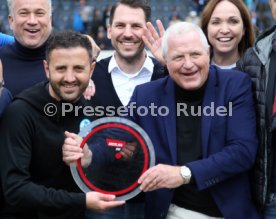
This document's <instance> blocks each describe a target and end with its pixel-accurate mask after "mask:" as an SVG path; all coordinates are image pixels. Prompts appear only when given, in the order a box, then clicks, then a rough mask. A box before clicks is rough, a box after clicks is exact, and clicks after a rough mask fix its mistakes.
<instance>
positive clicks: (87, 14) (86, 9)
mask: <svg viewBox="0 0 276 219" xmlns="http://www.w3.org/2000/svg"><path fill="white" fill-rule="evenodd" d="M79 4H80V5H79V13H80V16H81V19H82V22H83V28H84V32H85V33H89V32H90V30H89V23H90V22H91V21H92V12H93V8H92V7H91V6H90V5H87V4H86V0H80V2H79Z"/></svg>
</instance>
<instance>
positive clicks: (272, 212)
mask: <svg viewBox="0 0 276 219" xmlns="http://www.w3.org/2000/svg"><path fill="white" fill-rule="evenodd" d="M275 218H276V193H272V194H270V197H269V201H268V203H266V205H265V211H264V219H275Z"/></svg>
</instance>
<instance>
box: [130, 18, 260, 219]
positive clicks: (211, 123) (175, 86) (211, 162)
mask: <svg viewBox="0 0 276 219" xmlns="http://www.w3.org/2000/svg"><path fill="white" fill-rule="evenodd" d="M225 45H227V43H225ZM162 53H163V57H164V59H165V61H166V65H167V68H168V71H169V74H170V75H169V76H168V77H166V78H163V79H160V80H157V81H154V82H151V83H146V84H144V85H139V86H138V87H137V88H136V89H135V91H134V94H133V96H132V99H131V101H130V103H129V106H128V107H129V112H130V119H132V120H134V121H135V122H136V123H138V124H139V125H140V126H141V127H142V128H143V129H144V130H145V131H146V132H147V133H148V134H149V136H150V138H151V140H152V142H153V145H154V147H155V153H156V163H157V165H156V166H154V167H152V168H151V169H149V170H148V171H146V172H145V173H144V174H143V175H142V176H141V177H140V179H139V183H141V189H142V190H143V191H145V192H147V193H146V218H148V219H151V218H154V219H158V218H160V219H161V218H167V219H176V218H183V219H186V218H187V219H190V218H198V219H205V218H225V219H247V218H248V219H249V218H250V219H258V218H260V217H259V215H258V213H257V211H256V208H255V206H254V204H253V202H252V199H251V191H250V182H249V169H250V168H251V167H252V165H253V163H254V160H255V155H256V150H257V138H256V127H255V112H254V102H253V98H252V92H251V80H250V78H249V77H248V76H247V75H246V74H244V73H241V72H238V71H234V70H221V69H219V68H217V67H215V66H211V67H210V66H209V45H208V43H207V40H206V37H205V36H204V34H203V32H202V31H201V29H200V28H199V27H198V26H196V25H193V24H190V23H186V22H180V23H177V24H175V25H173V26H171V27H169V28H168V29H167V30H166V32H165V34H164V36H163V39H162ZM149 106H151V110H145V107H149ZM153 106H154V107H153ZM140 107H143V111H142V110H141V108H140ZM149 108H150V107H149ZM149 108H148V109H149ZM153 109H154V110H153ZM146 111H147V112H148V114H147V115H145V114H146ZM139 114H140V115H139Z"/></svg>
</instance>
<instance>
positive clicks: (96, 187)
mask: <svg viewBox="0 0 276 219" xmlns="http://www.w3.org/2000/svg"><path fill="white" fill-rule="evenodd" d="M79 136H81V137H82V138H83V140H82V141H81V139H80V138H79V137H77V136H73V135H72V136H68V137H69V138H70V139H66V141H65V144H64V147H63V150H64V152H63V154H64V157H63V160H64V161H65V162H66V163H70V169H71V172H72V175H73V177H74V179H75V181H76V183H77V184H78V186H79V187H80V188H81V189H82V190H83V191H84V192H89V191H97V192H101V193H105V194H113V195H116V200H127V199H130V198H132V197H134V196H135V195H137V194H138V193H140V192H141V190H140V189H139V184H138V179H139V177H140V176H141V175H142V174H143V173H144V172H145V171H146V170H147V169H148V168H150V167H151V166H153V165H154V164H155V155H154V150H153V146H152V143H151V141H150V139H149V137H148V136H147V134H146V133H145V132H144V131H143V130H142V129H141V128H140V127H139V126H138V125H137V124H135V123H133V122H131V121H129V120H127V119H123V118H118V117H110V118H102V119H98V120H95V121H94V122H92V123H90V124H89V125H88V126H87V127H85V128H84V129H83V130H82V131H81V132H80V133H79ZM80 141H81V142H80ZM76 145H78V147H73V146H76ZM76 160H77V162H76V163H75V162H74V163H73V161H76Z"/></svg>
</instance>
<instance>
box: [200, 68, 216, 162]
mask: <svg viewBox="0 0 276 219" xmlns="http://www.w3.org/2000/svg"><path fill="white" fill-rule="evenodd" d="M216 74H217V72H216V70H215V68H210V71H209V75H208V80H207V85H206V88H205V94H204V98H203V103H202V108H203V107H205V106H212V105H211V103H212V102H213V103H214V102H215V98H216V93H217V75H216ZM211 123H212V116H204V115H202V117H201V144H202V153H203V157H206V156H207V151H208V150H207V149H208V141H209V136H210V129H211Z"/></svg>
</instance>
